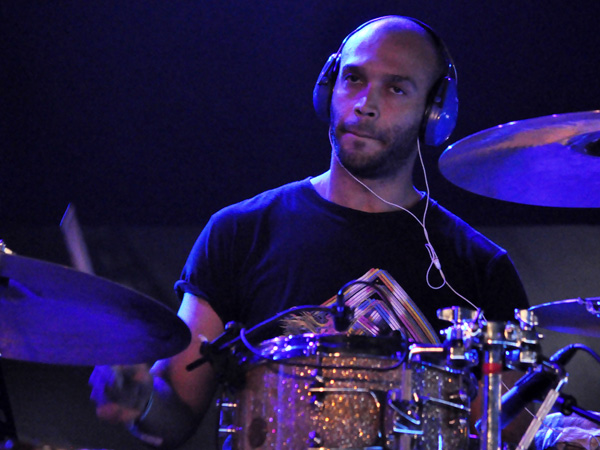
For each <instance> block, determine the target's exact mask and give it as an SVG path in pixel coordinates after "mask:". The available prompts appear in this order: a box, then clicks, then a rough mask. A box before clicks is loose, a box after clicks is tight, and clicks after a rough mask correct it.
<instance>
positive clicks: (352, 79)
mask: <svg viewBox="0 0 600 450" xmlns="http://www.w3.org/2000/svg"><path fill="white" fill-rule="evenodd" d="M346 81H349V82H350V83H358V82H359V81H360V78H358V77H357V76H356V75H352V74H350V75H346Z"/></svg>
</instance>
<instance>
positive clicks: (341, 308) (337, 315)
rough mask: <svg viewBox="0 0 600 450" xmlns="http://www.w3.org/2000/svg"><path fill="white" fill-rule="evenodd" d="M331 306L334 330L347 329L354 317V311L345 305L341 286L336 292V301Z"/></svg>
mask: <svg viewBox="0 0 600 450" xmlns="http://www.w3.org/2000/svg"><path fill="white" fill-rule="evenodd" d="M331 308H332V310H333V326H334V328H335V331H348V328H350V324H351V323H352V319H353V318H354V313H353V312H352V310H351V309H350V308H349V307H348V306H346V302H345V300H344V294H343V288H342V289H340V291H339V292H338V294H337V301H336V303H335V305H333V306H332V307H331Z"/></svg>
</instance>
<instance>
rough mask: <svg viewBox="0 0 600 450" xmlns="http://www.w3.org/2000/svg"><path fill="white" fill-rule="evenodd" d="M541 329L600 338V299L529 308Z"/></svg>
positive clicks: (562, 302) (570, 300)
mask: <svg viewBox="0 0 600 450" xmlns="http://www.w3.org/2000/svg"><path fill="white" fill-rule="evenodd" d="M529 309H530V311H533V312H534V314H535V315H536V317H537V318H538V322H539V324H540V327H541V328H546V329H548V330H553V331H560V332H562V333H569V334H579V335H582V336H591V337H600V297H594V298H573V299H568V300H560V301H556V302H551V303H544V304H542V305H537V306H533V307H531V308H529Z"/></svg>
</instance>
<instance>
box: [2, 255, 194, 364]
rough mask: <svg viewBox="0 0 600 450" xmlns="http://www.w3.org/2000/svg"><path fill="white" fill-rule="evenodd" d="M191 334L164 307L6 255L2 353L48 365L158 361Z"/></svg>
mask: <svg viewBox="0 0 600 450" xmlns="http://www.w3.org/2000/svg"><path fill="white" fill-rule="evenodd" d="M189 342H190V331H189V329H188V327H187V326H186V325H185V323H184V322H183V321H182V320H181V319H180V318H179V317H177V315H176V314H175V313H174V312H173V311H171V310H170V309H169V308H167V307H166V306H164V305H163V304H161V303H159V302H157V301H155V300H153V299H151V298H150V297H146V296H145V295H143V294H140V293H138V292H135V291H133V290H131V289H128V288H125V287H123V286H120V285H118V284H115V283H112V282H110V281H107V280H104V279H102V278H99V277H96V276H93V275H89V274H86V273H83V272H78V271H76V270H73V269H70V268H68V267H63V266H60V265H57V264H52V263H48V262H44V261H39V260H35V259H31V258H25V257H22V256H16V255H12V254H7V253H3V252H1V251H0V353H1V356H2V357H3V358H9V359H17V360H24V361H31V362H39V363H50V364H75V365H104V364H133V363H142V362H154V361H155V360H157V359H162V358H166V357H168V356H171V355H174V354H176V353H179V352H180V351H181V350H183V349H185V348H186V347H187V345H188V344H189Z"/></svg>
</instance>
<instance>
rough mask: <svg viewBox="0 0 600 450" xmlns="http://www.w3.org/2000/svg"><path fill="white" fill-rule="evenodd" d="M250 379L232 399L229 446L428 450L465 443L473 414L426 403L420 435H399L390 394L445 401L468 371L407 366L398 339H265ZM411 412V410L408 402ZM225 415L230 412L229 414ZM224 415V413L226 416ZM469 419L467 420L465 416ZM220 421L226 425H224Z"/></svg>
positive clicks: (404, 399)
mask: <svg viewBox="0 0 600 450" xmlns="http://www.w3.org/2000/svg"><path fill="white" fill-rule="evenodd" d="M260 348H261V351H262V352H263V354H262V357H260V358H250V359H253V361H251V362H250V363H249V364H248V366H247V370H246V376H245V383H244V385H243V387H242V388H241V389H238V390H237V391H234V392H232V393H231V395H230V396H229V398H228V401H227V404H229V405H233V404H235V405H236V407H235V410H234V411H230V412H231V413H232V414H229V416H230V417H229V420H230V421H231V422H232V424H223V421H222V423H221V429H224V428H228V429H229V430H235V432H234V433H233V434H232V442H231V445H232V448H234V449H237V450H250V449H293V450H300V449H306V448H321V449H342V448H343V449H398V450H399V449H428V448H438V446H439V445H440V444H443V448H445V449H446V448H448V449H452V448H464V447H466V445H467V441H468V433H467V431H468V430H467V427H466V420H464V421H463V420H462V419H466V418H467V415H468V412H465V411H457V410H455V409H453V408H447V407H444V406H440V404H439V403H438V402H428V401H425V402H424V403H423V404H422V405H419V411H420V412H419V413H420V415H421V423H422V425H421V427H422V433H418V434H416V435H415V434H397V433H395V432H394V423H396V422H397V420H398V416H397V413H396V412H395V411H394V410H393V408H391V407H389V406H388V405H389V402H391V401H392V399H397V401H398V404H399V403H402V404H403V405H406V404H407V403H411V402H413V401H415V399H418V400H419V401H420V402H421V401H422V400H423V399H429V398H442V400H448V399H449V398H450V397H451V396H452V395H453V394H454V393H455V392H456V391H458V390H459V389H460V388H461V386H462V384H464V382H465V381H464V380H465V379H466V378H468V377H465V376H464V374H462V373H460V372H455V371H448V370H446V369H445V368H443V367H436V366H432V365H430V364H426V365H424V364H423V363H420V362H419V363H405V362H404V361H405V359H406V354H407V351H406V350H407V344H406V342H405V341H402V340H399V339H398V338H373V337H365V336H345V335H318V336H315V335H312V334H307V335H301V336H291V337H287V338H277V339H272V340H269V341H265V342H264V343H263V344H262V345H261V347H260ZM409 409H410V407H409ZM225 415H227V414H225ZM223 416H224V414H222V417H223ZM463 416H464V417H463ZM223 425H226V426H225V427H224V426H223Z"/></svg>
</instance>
